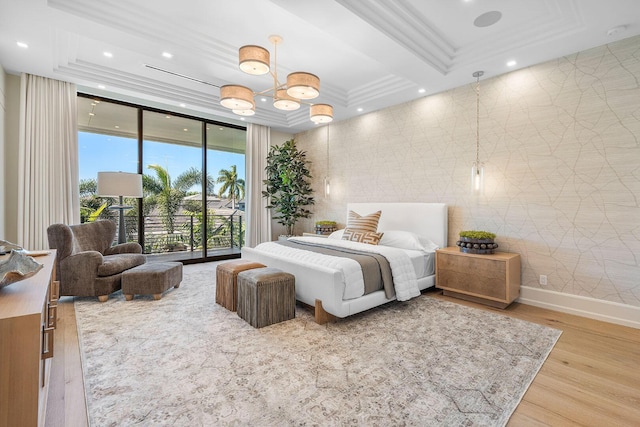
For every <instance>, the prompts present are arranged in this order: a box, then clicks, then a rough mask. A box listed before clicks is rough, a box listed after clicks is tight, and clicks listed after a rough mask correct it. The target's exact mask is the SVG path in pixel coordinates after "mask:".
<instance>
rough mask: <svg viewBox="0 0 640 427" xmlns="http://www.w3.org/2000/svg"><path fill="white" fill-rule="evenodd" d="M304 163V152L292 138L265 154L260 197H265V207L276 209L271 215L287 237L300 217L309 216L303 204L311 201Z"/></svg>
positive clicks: (306, 169)
mask: <svg viewBox="0 0 640 427" xmlns="http://www.w3.org/2000/svg"><path fill="white" fill-rule="evenodd" d="M308 163H310V162H308V161H307V159H306V153H305V152H304V151H300V150H298V148H297V147H296V142H295V140H294V139H290V140H289V141H286V142H285V143H283V144H282V145H280V146H277V145H274V146H272V147H270V148H269V153H268V154H267V167H266V168H265V171H266V173H267V179H265V180H264V181H263V182H264V185H265V187H266V190H263V191H262V197H268V198H269V205H268V206H267V209H272V210H274V211H275V212H276V215H275V216H274V217H273V218H274V219H276V220H277V222H278V224H282V225H284V226H285V229H286V235H287V236H293V229H294V227H295V225H296V222H297V221H298V220H299V219H300V218H309V216H310V215H311V211H309V210H308V209H307V208H306V207H307V206H309V205H313V204H314V203H315V200H314V199H313V196H312V193H313V190H312V189H311V184H310V183H309V180H310V179H311V173H310V172H309V169H308V168H307V164H308Z"/></svg>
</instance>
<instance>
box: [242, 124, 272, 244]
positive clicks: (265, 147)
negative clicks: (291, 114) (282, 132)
mask: <svg viewBox="0 0 640 427" xmlns="http://www.w3.org/2000/svg"><path fill="white" fill-rule="evenodd" d="M270 135H271V133H270V128H269V127H267V126H260V125H254V124H249V126H248V128H247V152H246V155H245V162H246V174H247V189H246V198H247V203H246V206H247V211H246V214H247V228H246V230H245V242H246V245H247V246H249V247H251V248H253V247H255V246H256V245H257V244H258V243H262V242H268V241H270V240H271V212H270V211H269V210H268V209H267V206H268V205H269V201H268V199H266V198H264V197H262V190H263V188H264V184H263V181H264V180H265V179H267V177H266V173H265V168H266V167H267V154H269V145H270V144H271V136H270Z"/></svg>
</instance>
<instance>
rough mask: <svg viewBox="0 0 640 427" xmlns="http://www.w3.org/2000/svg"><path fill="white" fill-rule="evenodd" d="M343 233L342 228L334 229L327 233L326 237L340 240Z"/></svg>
mask: <svg viewBox="0 0 640 427" xmlns="http://www.w3.org/2000/svg"><path fill="white" fill-rule="evenodd" d="M343 234H344V228H342V229H340V230H336V231H334V232H333V233H331V234H329V236H328V237H327V238H328V239H336V240H342V235H343Z"/></svg>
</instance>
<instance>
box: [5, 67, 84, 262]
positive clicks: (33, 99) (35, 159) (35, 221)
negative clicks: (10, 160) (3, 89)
mask: <svg viewBox="0 0 640 427" xmlns="http://www.w3.org/2000/svg"><path fill="white" fill-rule="evenodd" d="M77 122H78V113H77V93H76V86H75V85H74V84H71V83H66V82H61V81H58V80H52V79H48V78H45V77H40V76H34V75H30V74H23V75H22V78H21V82H20V136H19V157H18V162H19V164H18V209H17V210H18V224H17V225H18V233H17V234H18V242H17V243H18V244H19V245H20V246H22V247H24V248H25V249H32V250H38V249H47V248H48V247H49V243H48V239H47V227H48V226H49V225H51V224H55V223H64V224H77V223H79V222H80V195H79V180H78V125H77Z"/></svg>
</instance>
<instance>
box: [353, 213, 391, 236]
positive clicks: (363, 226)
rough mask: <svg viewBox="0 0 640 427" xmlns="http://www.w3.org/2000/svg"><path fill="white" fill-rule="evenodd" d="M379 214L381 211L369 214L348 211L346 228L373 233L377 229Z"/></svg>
mask: <svg viewBox="0 0 640 427" xmlns="http://www.w3.org/2000/svg"><path fill="white" fill-rule="evenodd" d="M380 215H382V211H378V212H374V213H372V214H369V215H360V214H358V213H356V212H354V211H349V215H348V216H347V227H346V228H350V229H353V230H361V231H370V232H372V233H375V232H376V231H378V221H380Z"/></svg>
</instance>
